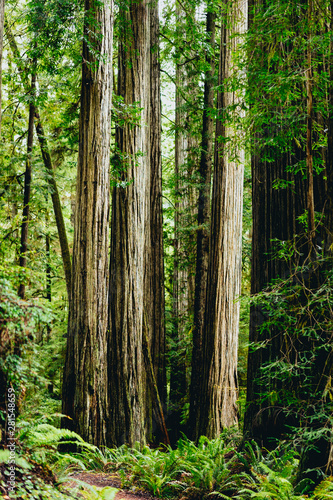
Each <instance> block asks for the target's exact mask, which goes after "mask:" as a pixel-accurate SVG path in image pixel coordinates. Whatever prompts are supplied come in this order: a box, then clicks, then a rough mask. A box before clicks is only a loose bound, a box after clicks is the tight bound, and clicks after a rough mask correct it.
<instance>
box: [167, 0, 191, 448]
mask: <svg viewBox="0 0 333 500" xmlns="http://www.w3.org/2000/svg"><path fill="white" fill-rule="evenodd" d="M187 7H188V8H187ZM185 9H186V11H185ZM195 22H196V21H195V19H194V9H193V7H192V6H189V5H188V4H186V6H184V4H182V3H181V2H178V0H176V37H177V38H176V50H177V52H178V57H177V59H176V103H175V104H176V110H175V124H176V131H175V215H174V269H173V310H172V316H173V331H172V342H173V344H174V347H173V349H172V351H173V352H172V353H171V356H170V396H169V407H168V413H169V417H168V425H169V427H170V428H171V429H172V433H171V440H172V442H176V441H177V439H178V438H179V437H180V432H181V430H182V427H181V425H180V422H181V420H182V411H183V408H184V405H185V403H186V398H187V395H188V386H189V372H190V370H189V368H190V366H189V356H190V352H189V342H190V331H191V327H192V315H193V309H194V269H195V263H194V262H195V252H194V249H195V239H194V232H193V231H191V230H189V228H190V227H193V224H194V208H195V191H194V187H193V183H192V179H191V177H192V173H193V170H194V163H195V162H194V161H193V151H194V148H195V146H197V145H198V143H197V138H196V137H194V126H193V120H192V119H191V109H190V106H191V103H190V100H191V93H193V92H194V89H193V87H195V86H194V81H195V82H196V83H198V81H197V75H193V72H192V74H191V75H190V63H189V62H188V53H186V52H185V53H184V54H183V49H184V47H183V44H184V33H185V39H186V43H187V44H189V43H190V41H189V40H187V38H188V37H190V40H191V36H190V35H189V33H188V27H189V25H190V24H191V23H195ZM195 91H196V90H195ZM183 430H184V429H183Z"/></svg>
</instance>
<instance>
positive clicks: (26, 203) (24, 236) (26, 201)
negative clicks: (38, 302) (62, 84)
mask: <svg viewBox="0 0 333 500" xmlns="http://www.w3.org/2000/svg"><path fill="white" fill-rule="evenodd" d="M33 69H34V70H35V65H34V68H33ZM0 78H1V75H0ZM35 89H36V74H35V72H34V73H33V75H32V77H31V102H30V106H29V125H28V140H27V160H26V164H25V174H24V197H23V217H22V225H21V248H20V266H21V267H27V251H28V227H29V212H30V192H31V172H32V165H31V160H32V146H33V141H34V118H35ZM18 295H19V297H21V299H23V300H24V299H25V283H24V282H23V283H21V284H20V287H19V291H18Z"/></svg>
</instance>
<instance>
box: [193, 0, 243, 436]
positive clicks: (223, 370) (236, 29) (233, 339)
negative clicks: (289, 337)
mask: <svg viewBox="0 0 333 500" xmlns="http://www.w3.org/2000/svg"><path fill="white" fill-rule="evenodd" d="M226 6H227V4H226ZM226 13H227V17H226V19H223V20H222V30H221V56H220V66H219V68H220V69H219V80H220V85H224V89H223V92H220V93H219V94H218V110H219V112H220V113H222V112H223V110H227V113H228V115H229V119H227V120H223V118H225V116H221V117H220V119H219V120H218V121H217V127H216V147H215V162H214V178H213V199H212V217H211V232H210V251H209V266H208V279H207V297H206V310H205V326H204V329H203V366H202V383H201V387H200V400H201V402H202V404H201V405H200V406H199V407H198V408H197V419H198V426H197V429H196V436H195V438H196V439H198V438H199V436H200V435H201V434H204V435H206V436H208V437H209V438H213V437H216V436H217V435H219V434H220V433H221V431H222V430H223V429H224V428H226V427H230V426H232V425H235V424H237V420H238V410H237V397H238V390H237V347H238V328H239V303H238V302H237V301H236V299H237V297H238V296H239V295H240V284H241V250H242V246H241V241H242V204H243V171H244V157H243V152H242V151H241V149H240V148H239V146H238V145H237V144H238V141H237V140H235V139H239V137H236V135H237V133H238V131H237V128H236V124H237V114H238V113H239V109H238V108H237V105H239V104H240V103H241V101H240V98H239V97H237V96H236V94H235V93H234V92H232V91H231V90H229V89H228V88H227V87H226V85H228V79H229V78H230V77H231V75H232V71H233V61H232V54H233V52H234V50H235V48H236V47H237V44H238V43H239V38H238V37H237V36H236V34H237V33H242V32H244V31H245V28H246V18H247V12H246V2H245V1H244V0H238V1H235V2H233V3H232V4H231V5H229V6H228V9H226ZM231 19H232V23H230V20H231ZM221 138H223V140H222V141H221Z"/></svg>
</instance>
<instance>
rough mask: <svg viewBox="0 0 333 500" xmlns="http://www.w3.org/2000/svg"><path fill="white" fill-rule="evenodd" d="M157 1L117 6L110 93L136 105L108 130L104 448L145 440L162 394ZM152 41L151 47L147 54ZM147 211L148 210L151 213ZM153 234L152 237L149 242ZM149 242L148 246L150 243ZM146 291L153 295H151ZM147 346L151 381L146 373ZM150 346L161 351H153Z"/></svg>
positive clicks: (149, 434) (148, 372) (162, 302)
mask: <svg viewBox="0 0 333 500" xmlns="http://www.w3.org/2000/svg"><path fill="white" fill-rule="evenodd" d="M156 16H157V5H152V4H150V3H149V2H148V1H147V0H142V1H138V2H136V1H132V2H130V4H129V8H124V9H121V18H120V19H121V33H120V42H119V56H118V57H119V59H118V61H119V62H118V94H119V95H120V96H122V97H123V99H124V103H125V104H126V105H128V106H132V108H133V109H135V110H136V117H135V118H133V119H134V122H135V124H133V123H125V124H124V125H123V126H121V127H120V126H118V127H117V129H116V143H117V148H118V154H117V157H116V160H115V165H114V167H115V171H114V176H115V183H116V186H115V187H114V189H113V195H112V221H111V228H112V229H111V255H110V259H111V261H110V297H109V302H110V308H109V321H110V326H109V331H110V340H109V346H110V352H109V359H110V362H109V383H110V385H109V387H110V403H109V404H110V424H109V429H110V435H109V438H108V439H109V443H110V444H111V445H116V446H117V445H120V444H122V443H125V442H126V443H128V444H129V445H133V444H134V443H135V442H136V441H139V442H145V440H146V439H150V438H151V435H152V432H153V421H152V411H153V408H154V407H156V388H157V387H158V389H159V391H161V393H162V394H161V395H162V398H163V396H164V394H165V389H164V383H165V382H164V381H165V374H164V373H165V372H164V326H163V320H164V292H163V266H162V225H161V224H162V219H161V159H160V128H161V125H160V102H159V99H160V97H159V81H158V79H157V70H158V60H157V54H156V53H155V52H154V50H155V51H156V43H157V30H158V24H157V17H156ZM152 45H153V46H154V50H153V52H151V50H152ZM152 210H155V211H156V212H155V213H152ZM155 239H156V241H155ZM153 243H154V244H155V248H153ZM153 295H154V297H153ZM146 335H147V337H148V344H149V347H150V349H149V350H150V351H151V354H152V356H151V359H152V362H153V365H154V367H153V371H154V374H155V379H156V384H154V381H153V380H152V377H151V375H152V373H151V371H150V370H149V365H150V363H149V359H148V358H149V357H150V356H149V353H148V352H147V343H146ZM158 346H160V347H161V348H162V351H161V353H158V352H157V351H158Z"/></svg>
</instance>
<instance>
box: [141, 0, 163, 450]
mask: <svg viewBox="0 0 333 500" xmlns="http://www.w3.org/2000/svg"><path fill="white" fill-rule="evenodd" d="M150 37H151V40H150V46H151V49H150V164H151V181H150V217H151V229H150V241H148V248H147V252H146V273H147V283H146V305H145V310H146V313H147V315H148V317H149V333H150V336H149V344H150V352H151V356H152V362H153V366H154V374H155V379H156V383H157V388H158V393H159V397H160V400H161V403H162V406H163V409H165V408H166V365H165V317H164V311H165V301H164V260H163V219H162V154H161V95H160V87H161V85H160V62H159V17H158V2H156V4H152V5H151V7H150ZM149 297H150V298H149ZM156 405H157V401H156V397H155V396H154V395H153V394H152V408H153V410H154V413H156V411H157V408H156ZM148 417H149V415H148ZM157 421H159V418H158V419H157ZM153 425H154V424H153ZM155 425H156V424H155ZM157 425H158V427H157V428H155V430H154V429H153V433H155V434H156V437H155V440H156V441H157V442H159V441H160V440H161V439H165V436H164V434H165V432H164V431H162V430H161V429H160V426H159V424H158V423H157Z"/></svg>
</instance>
